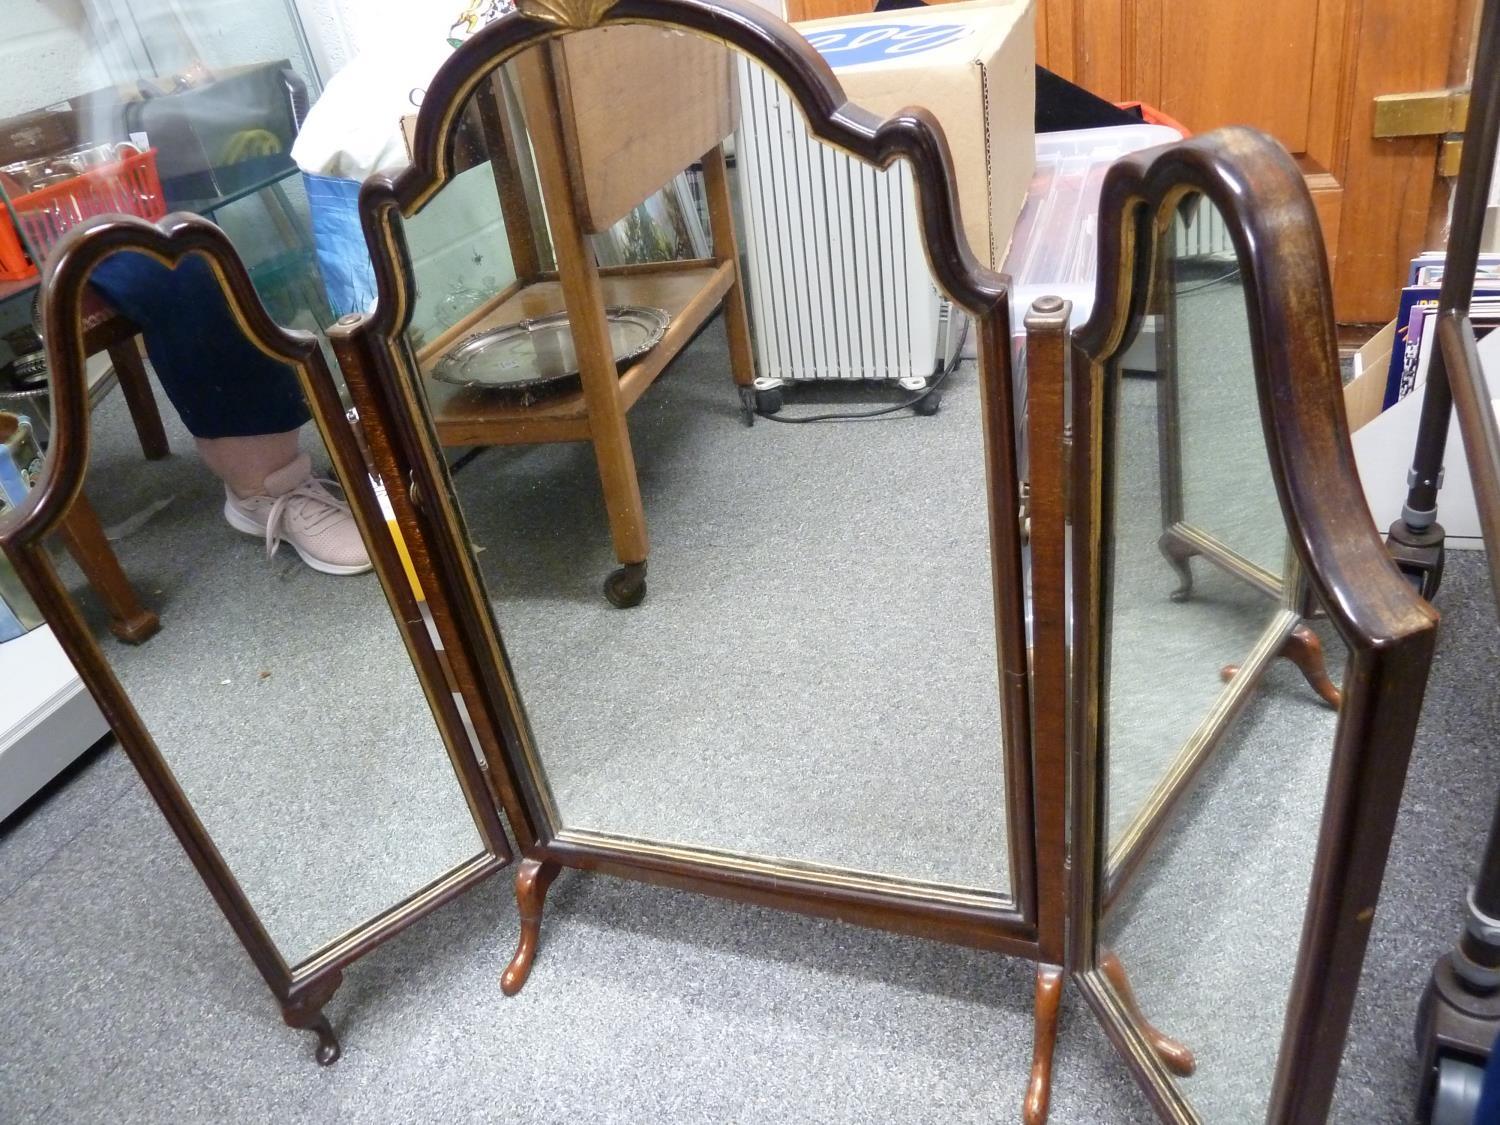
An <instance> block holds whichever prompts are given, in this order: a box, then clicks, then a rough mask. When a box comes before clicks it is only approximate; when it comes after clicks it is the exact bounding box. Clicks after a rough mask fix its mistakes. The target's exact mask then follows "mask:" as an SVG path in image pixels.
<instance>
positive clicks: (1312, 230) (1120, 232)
mask: <svg viewBox="0 0 1500 1125" xmlns="http://www.w3.org/2000/svg"><path fill="white" fill-rule="evenodd" d="M1187 191H1198V192H1201V193H1202V194H1203V195H1205V196H1206V197H1207V198H1208V200H1209V201H1211V202H1212V203H1213V204H1214V205H1215V206H1217V207H1218V209H1219V211H1220V212H1221V214H1223V215H1224V217H1225V220H1226V227H1227V228H1228V230H1229V231H1230V233H1231V235H1232V237H1233V240H1234V244H1235V247H1236V251H1237V254H1238V256H1239V258H1240V262H1241V272H1242V276H1243V277H1244V281H1245V292H1246V300H1247V307H1248V309H1249V311H1250V326H1251V339H1252V347H1253V350H1254V354H1255V357H1256V379H1257V393H1258V396H1259V400H1260V414H1261V421H1262V428H1263V431H1264V433H1265V437H1266V445H1267V452H1268V455H1269V458H1270V462H1271V469H1272V476H1273V478H1274V480H1275V482H1276V489H1277V494H1278V497H1279V499H1280V501H1281V507H1282V513H1283V516H1284V518H1285V521H1286V525H1287V529H1288V533H1289V538H1290V540H1291V543H1292V545H1293V548H1294V549H1295V551H1296V555H1297V559H1298V563H1299V565H1300V567H1301V568H1302V569H1303V570H1304V571H1305V573H1306V575H1307V578H1308V580H1309V582H1310V583H1311V586H1312V588H1313V593H1314V595H1315V596H1316V599H1317V602H1318V603H1319V604H1321V605H1322V606H1323V607H1324V608H1325V609H1326V611H1327V614H1328V620H1329V623H1330V624H1331V625H1332V626H1333V628H1334V629H1335V630H1336V631H1337V632H1338V634H1339V636H1340V637H1341V639H1342V640H1343V642H1344V643H1345V644H1346V645H1347V646H1348V648H1349V661H1348V663H1347V665H1346V669H1345V679H1344V687H1343V702H1342V706H1341V708H1340V711H1339V720H1338V725H1337V728H1336V734H1335V739H1334V747H1333V755H1332V766H1331V772H1330V776H1329V783H1328V788H1327V797H1326V801H1325V805H1324V810H1323V818H1322V822H1321V826H1320V830H1319V836H1318V843H1317V851H1316V858H1315V861H1314V868H1313V877H1312V886H1311V889H1310V892H1309V896H1308V899H1307V909H1306V913H1305V915H1304V920H1303V931H1302V941H1301V946H1300V950H1299V954H1298V959H1297V967H1296V970H1295V974H1294V978H1293V984H1292V989H1291V996H1290V1001H1289V1004H1288V1010H1287V1013H1286V1020H1285V1025H1284V1027H1285V1032H1284V1035H1283V1039H1282V1043H1281V1049H1280V1051H1279V1054H1278V1058H1277V1070H1276V1076H1275V1080H1274V1083H1273V1086H1272V1092H1271V1104H1270V1108H1269V1111H1268V1115H1267V1121H1268V1122H1270V1123H1273V1125H1282V1123H1286V1122H1297V1123H1308V1125H1313V1123H1316V1122H1321V1121H1323V1120H1325V1119H1326V1117H1327V1114H1328V1109H1329V1105H1330V1103H1331V1101H1332V1096H1333V1088H1334V1082H1335V1079H1336V1077H1337V1073H1338V1066H1339V1061H1340V1058H1341V1056H1342V1052H1343V1046H1344V1040H1345V1036H1346V1034H1347V1031H1348V1025H1349V1018H1350V1013H1351V1011H1352V1008H1353V1003H1354V994H1355V991H1356V989H1357V986H1358V980H1359V973H1360V968H1361V965H1362V963H1363V959H1364V952H1365V946H1366V943H1367V942H1368V938H1369V932H1370V925H1371V921H1372V919H1373V916H1374V908H1375V904H1376V901H1377V899H1378V895H1379V890H1380V882H1381V877H1382V875H1383V872H1384V868H1385V861H1386V857H1387V854H1388V851H1389V847H1390V839H1391V835H1392V832H1393V830H1394V826H1395V816H1396V809H1397V806H1398V804H1399V801H1400V796H1401V789H1402V784H1403V780H1404V777H1405V771H1406V766H1407V762H1408V761H1409V758H1410V754H1411V747H1412V740H1413V737H1414V735H1415V730H1416V721H1417V716H1418V714H1419V713H1420V710H1421V705H1422V694H1423V690H1424V688H1425V685H1426V681H1427V674H1428V669H1429V666H1430V663H1431V658H1432V647H1433V640H1434V634H1435V630H1436V625H1437V615H1436V613H1435V612H1434V611H1433V610H1432V608H1431V607H1430V606H1429V605H1427V603H1425V602H1423V601H1422V600H1421V599H1420V598H1418V597H1417V595H1416V594H1415V592H1414V591H1413V590H1412V588H1411V586H1410V585H1409V584H1408V583H1407V582H1406V580H1405V579H1404V578H1403V577H1402V576H1401V574H1400V573H1399V572H1398V571H1397V570H1396V568H1395V566H1394V564H1393V563H1392V561H1391V559H1390V556H1389V555H1388V554H1387V553H1386V551H1385V548H1384V543H1383V541H1382V539H1381V537H1380V535H1379V533H1378V532H1377V530H1376V529H1375V527H1374V526H1373V525H1372V524H1371V522H1370V517H1369V510H1368V508H1367V506H1366V504H1365V502H1364V495H1363V490H1362V487H1361V485H1360V482H1359V476H1358V473H1357V471H1356V469H1355V465H1354V454H1353V449H1352V446H1351V445H1350V441H1349V432H1348V426H1347V422H1346V420H1345V416H1344V411H1343V406H1342V381H1341V379H1340V376H1339V367H1338V348H1337V337H1336V333H1335V329H1334V322H1333V300H1332V290H1331V286H1330V283H1329V277H1328V270H1327V263H1326V258H1325V257H1324V255H1323V254H1322V253H1321V248H1320V238H1319V228H1318V224H1317V222H1316V220H1315V213H1314V210H1313V203H1312V199H1311V196H1310V194H1309V192H1308V189H1307V185H1306V182H1305V180H1304V178H1303V176H1302V174H1301V171H1300V169H1299V168H1298V167H1297V165H1296V164H1295V163H1294V162H1293V161H1291V160H1290V159H1289V158H1288V157H1287V155H1286V154H1285V152H1284V151H1283V150H1282V149H1281V148H1280V147H1279V146H1278V145H1276V144H1275V142H1274V141H1272V140H1270V139H1269V138H1267V137H1265V136H1264V135H1262V134H1258V133H1256V132H1254V131H1252V130H1246V129H1229V130H1221V131H1218V132H1216V133H1212V134H1208V135H1206V136H1203V137H1198V138H1194V139H1193V140H1191V141H1188V142H1186V143H1183V144H1180V145H1174V146H1171V147H1169V148H1165V149H1161V150H1157V151H1154V152H1145V153H1138V154H1135V155H1133V156H1129V157H1126V158H1125V159H1123V160H1122V161H1120V162H1118V163H1117V164H1116V165H1115V166H1114V168H1112V169H1111V171H1110V174H1109V175H1108V177H1107V178H1106V180H1105V185H1104V191H1103V196H1102V199H1101V207H1100V243H1099V245H1100V261H1099V268H1098V274H1097V276H1098V294H1097V297H1096V300H1095V304H1094V310H1093V314H1092V316H1091V318H1090V320H1089V321H1088V323H1087V324H1085V325H1083V326H1081V327H1080V328H1079V329H1078V330H1077V331H1076V332H1075V334H1074V339H1075V343H1076V352H1077V358H1076V362H1075V372H1076V377H1075V379H1074V397H1073V415H1072V416H1073V418H1074V421H1075V425H1076V426H1077V427H1078V439H1077V444H1076V445H1075V450H1074V454H1075V456H1074V470H1073V477H1072V480H1073V490H1074V491H1073V500H1072V506H1071V515H1072V519H1073V525H1074V545H1075V554H1074V566H1075V574H1077V575H1078V576H1079V583H1080V586H1079V590H1078V597H1079V601H1078V602H1077V608H1076V612H1075V616H1074V623H1075V629H1074V644H1075V649H1074V652H1075V664H1074V672H1075V679H1074V682H1075V683H1076V684H1077V685H1078V687H1079V690H1078V692H1077V693H1076V695H1075V697H1074V699H1073V701H1072V706H1073V708H1074V712H1073V713H1074V716H1075V722H1074V729H1075V731H1076V732H1077V739H1078V741H1077V744H1076V745H1075V747H1074V754H1075V755H1076V757H1075V761H1078V762H1079V763H1081V764H1080V768H1079V770H1078V771H1077V774H1078V775H1080V776H1083V777H1084V778H1085V779H1086V781H1087V788H1086V789H1085V791H1083V792H1081V793H1080V794H1079V797H1080V799H1079V800H1078V801H1077V802H1076V804H1075V806H1074V809H1073V817H1074V820H1073V838H1074V839H1075V840H1078V841H1079V842H1080V848H1081V851H1080V855H1079V856H1078V862H1077V863H1075V869H1077V871H1078V874H1077V875H1076V876H1075V878H1074V880H1073V883H1072V900H1073V901H1072V907H1071V909H1072V912H1073V917H1074V919H1075V923H1074V924H1075V926H1076V927H1077V928H1078V929H1079V930H1080V931H1081V934H1082V936H1081V938H1080V939H1079V942H1080V945H1081V948H1078V949H1077V955H1078V956H1079V957H1080V958H1081V964H1082V965H1083V966H1085V967H1084V968H1083V971H1082V972H1081V973H1080V977H1079V979H1080V983H1081V987H1082V989H1083V991H1084V994H1085V996H1086V997H1087V998H1088V1000H1089V1003H1090V1006H1091V1007H1093V1008H1094V1010H1095V1012H1096V1013H1097V1014H1098V1015H1099V1017H1100V1019H1101V1021H1102V1022H1103V1024H1104V1027H1105V1030H1106V1033H1107V1034H1108V1035H1109V1036H1110V1039H1111V1040H1112V1041H1113V1042H1114V1043H1115V1044H1116V1046H1117V1047H1118V1048H1119V1049H1120V1051H1121V1053H1122V1054H1123V1055H1124V1057H1125V1058H1126V1061H1127V1063H1128V1064H1129V1065H1130V1068H1131V1071H1132V1073H1133V1074H1134V1075H1135V1076H1136V1078H1137V1079H1138V1081H1139V1082H1140V1084H1141V1086H1142V1088H1143V1090H1145V1092H1146V1094H1147V1096H1148V1097H1149V1098H1150V1100H1151V1101H1152V1104H1153V1105H1154V1106H1155V1107H1156V1108H1157V1110H1158V1111H1159V1112H1160V1113H1161V1115H1162V1116H1163V1117H1164V1118H1166V1119H1168V1120H1171V1121H1179V1122H1190V1121H1196V1120H1198V1117H1197V1116H1196V1114H1195V1113H1194V1111H1193V1110H1192V1108H1191V1106H1190V1104H1189V1102H1190V1095H1189V1094H1188V1093H1186V1092H1185V1091H1183V1090H1179V1089H1178V1088H1177V1087H1176V1086H1175V1085H1174V1083H1173V1082H1172V1081H1171V1079H1170V1076H1169V1074H1168V1072H1166V1071H1165V1069H1164V1068H1163V1067H1162V1066H1161V1065H1160V1060H1159V1058H1158V1057H1157V1056H1156V1054H1155V1052H1154V1050H1153V1049H1152V1048H1151V1046H1150V1045H1149V1044H1148V1043H1147V1042H1146V1040H1145V1039H1144V1037H1143V1032H1142V1030H1141V1028H1140V1027H1139V1025H1138V1023H1137V1021H1136V1020H1134V1019H1133V1018H1132V1016H1131V1014H1130V1013H1129V1011H1128V1010H1127V1009H1126V1007H1125V1005H1124V1004H1123V1002H1122V998H1121V997H1120V996H1119V994H1118V991H1117V989H1116V987H1115V982H1112V981H1111V980H1109V979H1108V976H1107V975H1106V974H1104V973H1103V971H1102V965H1101V963H1100V958H1101V956H1102V953H1101V951H1100V950H1099V948H1098V927H1097V921H1094V922H1091V921H1090V919H1094V920H1097V918H1098V915H1099V911H1100V909H1101V908H1102V903H1103V900H1104V888H1103V885H1102V867H1103V864H1102V860H1101V855H1102V849H1103V847H1104V836H1105V833H1104V830H1103V827H1102V825H1103V808H1104V804H1103V802H1104V799H1105V795H1104V793H1103V789H1102V784H1103V783H1102V778H1101V776H1100V775H1101V769H1100V765H1099V761H1100V756H1101V753H1102V749H1101V748H1102V746H1103V738H1102V732H1101V728H1100V724H1101V721H1102V714H1101V711H1100V707H1099V697H1100V691H1101V683H1102V681H1101V678H1100V676H1101V672H1102V664H1101V654H1100V651H1099V645H1098V644H1097V642H1096V641H1095V640H1094V638H1095V637H1096V636H1097V634H1098V633H1099V630H1100V628H1101V624H1102V621H1101V614H1102V612H1103V605H1102V601H1101V591H1102V589H1103V574H1104V572H1103V570H1102V569H1101V559H1102V555H1101V544H1102V543H1103V542H1104V541H1105V540H1106V537H1107V536H1109V535H1110V534H1111V531H1110V529H1109V527H1108V525H1107V522H1106V517H1108V516H1109V514H1110V513H1109V512H1108V510H1107V509H1105V508H1104V507H1103V506H1102V495H1103V493H1102V477H1101V473H1102V472H1103V468H1102V466H1101V465H1100V464H1099V461H1098V458H1099V450H1100V448H1101V441H1102V435H1103V421H1104V420H1103V417H1102V412H1101V409H1100V403H1101V402H1102V394H1101V385H1102V380H1103V378H1104V373H1105V371H1106V370H1107V368H1108V365H1109V363H1110V361H1111V359H1112V358H1113V357H1114V356H1115V355H1116V354H1117V352H1118V350H1119V349H1120V348H1121V346H1122V341H1123V340H1124V338H1125V335H1126V326H1127V325H1128V324H1129V323H1130V322H1131V321H1132V319H1133V318H1134V317H1137V316H1139V315H1141V314H1142V313H1143V311H1144V309H1145V307H1146V304H1147V301H1148V297H1149V294H1148V287H1149V277H1150V258H1151V254H1152V242H1153V239H1154V237H1155V232H1156V231H1158V230H1165V229H1168V228H1167V224H1166V222H1165V217H1166V216H1168V215H1170V214H1171V213H1172V212H1173V211H1174V210H1175V209H1176V207H1177V206H1178V204H1179V201H1180V199H1181V197H1182V195H1183V193H1184V192H1187ZM1085 372H1086V373H1087V374H1086V375H1085ZM1090 791H1091V794H1092V796H1091V795H1090ZM1090 964H1092V965H1093V966H1094V967H1093V968H1088V967H1086V966H1088V965H1090Z"/></svg>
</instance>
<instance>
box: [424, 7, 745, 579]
mask: <svg viewBox="0 0 1500 1125" xmlns="http://www.w3.org/2000/svg"><path fill="white" fill-rule="evenodd" d="M515 71H516V74H515V77H516V79H517V85H518V86H519V92H520V102H521V107H522V116H523V117H524V129H525V136H524V138H523V137H522V136H520V135H518V133H519V131H518V130H517V129H516V128H515V127H514V126H515V121H514V119H513V118H512V117H511V116H510V115H508V114H507V112H506V107H505V105H504V98H503V96H502V93H501V87H500V82H501V81H502V79H501V77H500V76H499V75H496V76H495V77H494V78H492V79H491V80H490V82H489V83H487V84H486V85H485V86H484V87H483V88H482V89H481V90H480V91H479V92H478V94H476V97H475V101H476V103H477V104H476V109H477V111H478V116H479V118H480V120H481V122H482V123H483V131H484V135H485V146H486V148H487V149H488V151H489V153H490V157H491V163H492V166H493V168H494V172H495V178H496V186H497V188H498V190H499V195H500V201H501V209H502V212H503V215H504V219H505V229H506V237H507V239H508V241H509V243H510V250H511V258H512V260H513V262H514V263H515V268H516V275H517V276H516V280H515V281H514V282H513V283H512V284H511V285H509V286H507V287H505V288H504V289H502V290H501V291H500V292H499V293H497V294H496V295H495V296H493V297H492V298H490V299H489V300H487V301H485V302H484V303H482V304H481V305H480V306H479V307H478V308H476V309H474V310H473V311H472V312H470V313H469V314H468V315H467V316H465V317H464V318H463V319H462V320H460V321H459V322H458V323H457V324H455V325H454V326H453V327H452V328H451V329H449V330H448V331H446V332H444V333H443V334H442V335H441V336H439V337H437V338H436V339H434V340H433V341H431V343H429V344H427V345H426V346H424V347H423V348H422V349H421V350H420V351H419V352H418V353H417V359H418V362H419V363H420V365H421V368H422V371H423V374H424V375H428V376H430V375H431V373H432V370H433V368H434V367H435V365H436V364H437V363H438V362H439V361H440V360H441V358H442V357H443V355H444V354H445V353H446V352H447V351H448V350H449V349H450V348H451V347H453V345H454V344H456V343H457V342H459V341H461V340H463V339H465V338H467V337H468V336H470V335H472V334H474V333H476V332H482V331H485V330H487V329H491V328H495V327H498V326H501V325H505V324H512V323H515V322H517V321H520V320H524V319H529V318H534V317H541V316H547V315H552V314H556V313H559V312H566V314H567V317H568V320H569V322H570V326H571V329H572V335H573V341H574V344H575V347H576V349H577V355H578V366H579V377H580V383H581V388H580V389H579V390H577V391H574V392H572V393H570V394H567V395H564V396H562V397H558V398H549V399H546V400H543V401H540V402H533V403H529V404H523V403H520V402H516V401H513V400H509V399H502V398H497V397H496V396H495V395H493V394H492V393H490V392H487V391H485V390H482V389H473V388H469V387H461V386H454V385H451V384H447V383H443V382H439V381H437V380H435V379H431V378H428V379H427V380H426V384H427V395H428V402H429V404H430V408H431V411H432V415H433V422H434V424H435V425H436V428H437V433H438V438H439V440H440V441H442V443H443V444H444V445H446V446H471V445H524V444H533V443H542V442H555V441H587V442H590V443H592V445H593V447H594V456H595V458H596V460H597V462H598V466H599V481H600V484H601V486H602V487H603V490H604V501H605V506H606V508H607V510H608V514H609V529H610V535H611V536H612V538H613V540H614V547H615V554H616V556H617V557H618V559H619V560H620V563H621V567H620V569H619V570H616V571H614V572H613V573H611V574H610V575H609V577H608V578H607V579H606V580H605V583H604V591H605V595H606V596H607V597H608V598H609V600H610V601H611V602H612V603H614V604H615V605H617V606H622V607H624V606H632V605H636V604H637V603H639V602H640V600H641V599H642V598H643V597H644V596H645V593H646V556H647V553H648V539H647V534H646V517H645V511H644V508H643V505H642V503H641V491H640V486H639V484H638V483H637V480H636V468H635V456H634V453H633V452H632V449H631V443H630V431H629V429H628V427H627V425H626V422H625V415H626V412H627V411H629V410H630V408H631V407H632V406H634V405H635V404H636V402H637V401H639V400H640V397H641V395H642V393H644V392H645V390H646V388H647V387H649V386H650V385H651V383H652V382H653V381H654V380H655V379H656V377H657V376H658V375H660V374H661V373H662V371H663V370H664V369H665V368H666V366H667V364H668V363H670V362H671V360H672V359H673V358H674V357H675V356H676V355H677V353H678V352H680V351H681V350H682V349H683V348H684V347H685V346H686V345H687V344H688V342H689V341H691V340H692V339H693V337H694V336H695V335H696V334H697V332H698V330H699V329H700V328H701V327H702V326H703V324H704V323H705V322H706V321H707V320H708V319H709V318H710V317H711V316H712V315H713V314H714V312H715V311H716V310H717V309H718V308H719V307H720V305H722V306H723V308H724V317H725V327H726V330H727V332H728V336H729V355H730V369H731V372H732V374H733V376H734V381H735V383H736V384H737V385H738V386H739V387H740V388H742V394H747V393H749V391H750V386H751V382H752V380H753V379H754V367H753V360H752V358H751V351H750V330H749V322H748V319H747V316H746V311H745V297H744V290H743V288H742V286H741V282H740V273H739V254H738V248H737V245H736V240H735V233H734V220H733V214H732V208H731V204H730V197H729V182H728V176H727V172H726V169H725V163H724V151H723V148H722V146H721V143H720V142H721V141H722V140H723V139H724V138H725V137H726V136H728V135H729V134H730V133H732V132H734V129H735V125H736V123H737V119H738V103H737V99H736V96H735V85H734V82H733V75H732V72H731V58H730V53H729V50H728V48H726V47H724V46H722V45H720V44H717V43H712V42H708V41H706V40H702V39H697V38H694V37H689V36H681V35H673V34H672V33H670V32H667V31H663V30H659V29H656V28H648V27H611V28H598V29H594V30H592V31H589V32H587V33H585V34H581V35H577V36H572V37H570V38H568V39H565V40H561V41H557V42H553V43H548V44H544V45H542V46H539V47H537V48H535V49H533V50H531V51H528V52H526V53H525V54H524V55H522V56H521V57H520V58H518V59H517V60H516V62H515ZM652 76H654V77H652ZM525 142H529V144H530V149H531V153H532V155H533V157H534V159H535V164H536V170H537V178H538V181H539V184H540V189H541V200H540V201H539V202H540V204H541V206H542V208H543V209H544V210H545V213H546V218H545V220H543V222H542V225H543V227H544V230H545V231H546V232H547V233H550V240H551V244H552V251H553V256H554V257H555V258H556V269H548V268H546V263H545V258H544V255H543V250H542V247H541V245H540V240H539V238H538V230H537V222H536V220H537V219H538V218H539V216H538V215H537V214H536V210H537V203H538V201H536V200H528V199H527V198H526V193H525V191H524V189H523V187H522V184H521V177H519V176H518V175H517V169H518V167H520V166H521V163H520V162H521V160H522V156H521V154H522V153H523V152H524V147H523V146H524V144H525ZM700 160H701V162H702V166H703V174H704V186H705V188H706V191H707V195H708V203H709V215H710V225H711V230H712V236H713V254H712V256H711V257H709V258H698V259H692V260H686V261H670V262H650V263H645V264H641V265H625V266H615V267H605V268H602V269H601V268H600V267H598V266H597V265H596V264H595V261H594V256H593V251H592V249H591V247H590V246H589V242H588V236H589V235H591V234H597V233H601V232H603V231H607V230H608V229H609V228H610V227H611V226H613V225H614V224H615V223H616V222H618V221H619V220H620V219H622V218H623V217H625V216H626V215H628V214H629V213H630V212H631V211H632V210H633V209H634V208H635V207H636V206H638V205H639V204H640V203H641V202H643V201H644V200H645V199H647V198H648V197H649V196H650V195H651V194H652V193H653V192H655V191H657V190H658V189H660V188H661V187H663V186H664V185H665V184H666V183H667V182H668V181H670V180H671V179H672V178H673V177H674V176H676V175H677V174H678V173H679V172H681V171H682V170H683V169H684V168H686V167H688V166H689V165H691V164H693V163H694V162H696V161H700ZM616 305H644V306H649V307H653V308H660V309H663V310H665V311H666V313H667V314H668V315H669V316H670V317H671V322H670V324H669V325H668V327H667V329H666V333H665V335H664V336H663V337H662V339H661V341H660V343H658V344H657V345H656V346H655V347H654V348H652V349H651V350H650V351H649V352H647V353H646V354H645V355H643V356H641V357H640V358H639V359H637V360H635V361H634V362H633V363H631V364H630V365H629V366H628V367H627V368H626V369H624V370H623V371H621V370H619V369H617V367H616V365H615V362H614V359H613V352H612V349H611V345H610V338H609V325H608V322H607V320H606V315H605V309H606V308H607V307H609V306H616Z"/></svg>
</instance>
